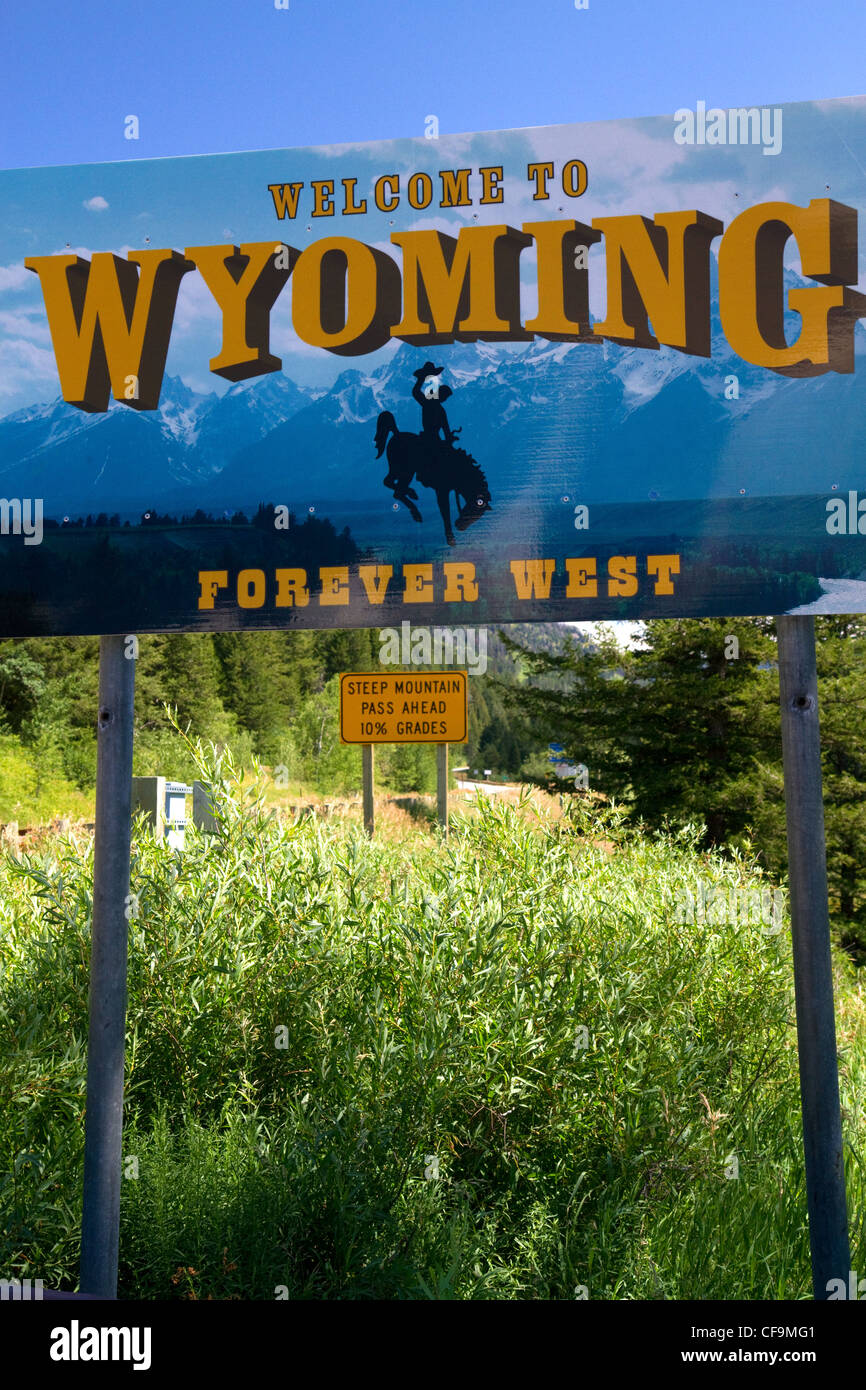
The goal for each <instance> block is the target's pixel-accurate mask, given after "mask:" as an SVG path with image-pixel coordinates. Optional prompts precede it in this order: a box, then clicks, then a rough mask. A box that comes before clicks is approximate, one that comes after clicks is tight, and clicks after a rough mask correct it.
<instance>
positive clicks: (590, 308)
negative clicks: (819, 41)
mask: <svg viewBox="0 0 866 1390" xmlns="http://www.w3.org/2000/svg"><path fill="white" fill-rule="evenodd" d="M864 168H866V99H863V98H852V99H846V100H840V101H830V102H814V103H802V104H796V105H790V106H784V107H778V108H772V109H761V108H744V109H741V110H734V111H723V110H715V109H712V108H711V109H708V108H707V106H706V104H705V103H703V102H697V103H696V104H695V108H694V109H693V110H690V111H686V110H684V111H679V112H677V113H675V115H673V116H667V117H658V118H653V119H646V120H630V121H618V122H610V123H599V124H592V125H583V126H580V125H574V126H556V127H549V128H544V127H539V128H534V129H529V130H515V131H506V132H498V133H497V132H494V133H483V134H470V135H459V136H445V135H442V136H439V137H437V138H419V139H412V140H396V141H389V142H378V143H375V144H365V145H342V146H327V147H318V148H313V149H296V150H269V151H262V152H257V153H245V154H228V155H209V156H200V157H199V156H196V157H189V158H183V159H162V160H141V161H132V162H125V163H118V164H101V165H81V166H75V167H69V168H46V169H28V170H9V171H5V172H3V173H2V174H0V192H2V198H0V207H2V213H0V247H2V250H0V361H2V364H3V370H2V373H0V492H2V497H0V531H2V535H0V632H2V633H3V634H4V635H27V634H31V635H36V634H43V633H80V632H127V631H157V630H171V629H186V630H195V629H200V630H218V629H231V628H240V627H253V628H255V627H260V628H265V627H280V626H290V625H296V626H301V627H324V626H341V627H342V626H365V625H375V626H383V625H386V624H391V623H394V622H397V623H399V622H401V621H404V620H406V619H410V620H413V619H414V620H415V621H422V622H430V621H434V622H441V621H448V622H449V623H450V622H458V621H459V622H461V623H464V624H470V623H485V622H491V621H499V622H510V621H524V620H527V619H530V620H533V619H544V620H563V619H565V620H572V619H586V618H590V619H594V618H634V617H640V616H679V615H700V614H736V613H782V612H792V611H798V612H802V611H828V612H844V611H854V610H860V609H862V608H864V607H866V476H864V459H866V452H864V450H866V386H864V363H866V356H864V350H866V336H864V327H863V324H862V322H861V319H862V317H863V316H864V315H866V295H864V294H862V293H861V292H860V291H859V290H858V288H857V287H858V284H859V283H860V280H861V263H860V251H859V224H860V219H861V216H862V213H863V210H864V207H866V176H864V172H863V171H864Z"/></svg>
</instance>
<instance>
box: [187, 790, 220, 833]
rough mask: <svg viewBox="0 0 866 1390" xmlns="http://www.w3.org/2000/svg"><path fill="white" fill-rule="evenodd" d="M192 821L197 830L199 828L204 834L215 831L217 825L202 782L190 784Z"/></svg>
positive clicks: (208, 796)
mask: <svg viewBox="0 0 866 1390" xmlns="http://www.w3.org/2000/svg"><path fill="white" fill-rule="evenodd" d="M192 823H193V825H194V826H195V827H196V829H197V830H201V831H202V832H203V833H204V834H205V835H215V834H216V833H217V829H218V826H217V823H216V818H215V816H214V813H213V806H212V805H211V799H210V795H209V793H208V789H207V787H206V786H205V784H204V782H193V784H192Z"/></svg>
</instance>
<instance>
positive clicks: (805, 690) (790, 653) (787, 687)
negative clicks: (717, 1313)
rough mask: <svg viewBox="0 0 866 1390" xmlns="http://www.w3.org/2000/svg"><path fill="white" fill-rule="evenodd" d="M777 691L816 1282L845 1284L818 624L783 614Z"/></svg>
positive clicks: (821, 1293)
mask: <svg viewBox="0 0 866 1390" xmlns="http://www.w3.org/2000/svg"><path fill="white" fill-rule="evenodd" d="M776 624H777V631H778V637H779V694H780V703H781V709H782V757H783V763H784V771H785V810H786V816H787V827H788V863H789V881H790V895H791V932H792V937H793V945H794V989H795V996H796V1008H797V1050H798V1054H799V1059H800V1097H801V1101H802V1107H803V1146H804V1150H805V1158H806V1192H807V1198H808V1206H809V1241H810V1246H811V1251H812V1288H813V1293H814V1297H815V1298H816V1299H826V1298H827V1297H828V1292H829V1284H830V1281H831V1280H833V1279H841V1280H842V1281H843V1285H844V1287H845V1288H846V1289H847V1287H848V1274H849V1269H850V1262H851V1257H850V1252H849V1246H848V1217H847V1210H846V1204H845V1170H844V1165H843V1162H842V1118H841V1114H840V1110H839V1072H838V1065H837V1058H836V1022H835V1017H834V1013H833V970H832V960H831V956H830V921H829V915H828V907H827V864H826V851H825V845H824V804H823V800H822V792H821V746H820V737H819V727H818V677H817V671H816V665H815V620H814V618H811V617H780V618H778V619H777V620H776Z"/></svg>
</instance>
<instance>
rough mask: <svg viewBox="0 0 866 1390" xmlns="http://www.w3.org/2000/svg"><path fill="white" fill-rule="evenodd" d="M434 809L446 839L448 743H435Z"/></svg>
mask: <svg viewBox="0 0 866 1390" xmlns="http://www.w3.org/2000/svg"><path fill="white" fill-rule="evenodd" d="M436 811H437V814H438V816H439V824H440V825H441V826H442V829H443V830H444V832H445V838H446V840H447V839H448V744H447V743H437V744H436Z"/></svg>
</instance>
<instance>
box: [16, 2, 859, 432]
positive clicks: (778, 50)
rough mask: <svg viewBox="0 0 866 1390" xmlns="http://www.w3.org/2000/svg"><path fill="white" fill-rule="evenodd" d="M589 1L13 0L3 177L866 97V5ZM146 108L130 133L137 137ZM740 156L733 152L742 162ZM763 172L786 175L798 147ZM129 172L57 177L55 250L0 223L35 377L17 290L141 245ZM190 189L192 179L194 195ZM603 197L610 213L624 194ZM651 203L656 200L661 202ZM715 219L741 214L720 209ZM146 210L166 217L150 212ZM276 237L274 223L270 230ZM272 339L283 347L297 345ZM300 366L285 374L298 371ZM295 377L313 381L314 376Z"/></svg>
mask: <svg viewBox="0 0 866 1390" xmlns="http://www.w3.org/2000/svg"><path fill="white" fill-rule="evenodd" d="M579 2H580V5H581V7H580V8H578V5H577V4H576V3H575V0H438V3H431V0H148V3H147V4H146V5H142V6H132V5H120V4H117V3H116V0H111V2H109V0H85V2H84V3H75V2H74V0H73V3H72V4H68V5H15V4H11V3H10V4H7V5H5V6H3V7H2V12H0V51H2V53H3V58H4V62H3V68H4V73H3V82H2V83H0V169H7V170H9V169H21V168H28V167H31V168H32V167H34V166H46V165H47V166H51V165H64V164H65V165H73V164H91V163H102V162H114V161H128V160H150V159H155V158H164V157H168V156H177V155H196V154H212V153H219V152H228V151H242V150H268V149H270V150H275V149H285V148H287V147H302V146H322V145H332V144H343V143H345V142H362V141H378V140H388V141H390V140H413V139H414V140H417V139H420V138H422V137H423V136H424V131H425V123H426V122H427V121H428V118H429V117H431V116H435V117H436V119H437V120H438V123H439V129H440V133H441V135H443V136H446V135H448V134H449V133H454V132H467V131H496V130H508V129H512V130H513V129H519V128H524V127H531V126H547V125H557V124H568V123H579V122H588V121H606V120H617V119H623V118H634V117H647V116H661V115H663V114H664V113H672V112H674V111H675V110H676V109H677V108H680V107H688V108H692V109H693V108H695V107H696V105H697V103H698V102H705V103H706V105H707V107H711V106H717V107H724V108H727V107H735V106H744V105H746V106H751V105H769V106H775V105H781V104H783V103H788V102H796V101H809V100H814V99H821V98H834V97H843V96H853V95H857V94H858V93H861V92H863V90H864V88H866V81H864V64H863V54H864V52H866V4H864V0H822V3H821V4H816V3H814V0H725V3H724V4H721V3H717V4H715V5H685V4H683V3H682V0H652V2H651V0H585V3H584V0H579ZM131 117H134V118H135V126H136V135H137V138H135V139H128V138H126V137H127V135H128V134H129V133H130V129H131V126H130V118H131ZM786 136H787V131H786ZM668 149H669V150H670V146H668ZM479 153H480V149H479ZM727 153H728V155H729V156H730V158H731V160H732V161H733V159H734V158H735V157H740V155H742V154H743V153H744V152H742V151H740V152H735V151H729V152H727ZM759 153H760V152H758V151H749V152H748V154H749V155H752V154H755V155H759ZM760 162H761V164H764V165H769V166H774V167H776V166H778V167H779V169H780V170H781V168H782V166H783V165H785V164H787V157H786V156H783V157H782V159H781V161H779V160H775V159H765V160H761V161H760ZM596 167H597V168H598V166H596ZM695 167H696V168H697V162H696V163H695ZM731 167H733V165H732V166H731ZM187 168H188V169H189V168H191V166H187ZM839 168H840V170H841V169H842V168H844V161H843V163H842V164H841V165H840V166H839ZM679 172H680V173H681V172H682V171H681V170H680V171H679ZM743 172H745V171H743ZM753 172H755V173H756V172H757V170H755V169H754V168H753ZM651 173H652V171H651V170H640V169H635V170H633V171H632V175H631V176H629V177H631V178H632V179H633V182H634V185H637V186H640V185H642V186H643V190H644V191H645V192H646V193H647V194H649V192H650V185H651V184H652V177H651ZM119 174H120V171H119V170H117V168H115V171H114V172H112V173H111V174H109V173H108V171H106V178H105V180H99V181H97V180H93V181H92V186H88V187H87V188H86V189H84V190H82V191H81V196H80V197H79V196H78V192H79V190H78V185H77V183H76V188H75V191H76V201H75V218H74V219H71V204H70V201H69V200H68V199H66V200H64V189H65V188H66V187H67V184H68V180H69V179H70V178H72V179H73V181H74V176H72V175H71V173H68V174H67V173H61V172H60V171H58V172H57V176H56V179H55V180H54V182H53V184H52V182H51V181H50V180H49V181H46V182H45V183H44V185H43V187H44V189H45V198H46V207H45V208H44V209H43V212H44V220H43V221H42V223H41V225H42V226H49V227H51V229H52V231H53V232H54V234H55V242H56V244H53V245H51V246H50V247H47V246H40V247H38V248H36V247H34V246H32V245H27V244H26V236H24V235H17V236H12V237H10V236H9V230H10V226H11V225H12V224H13V223H14V224H15V225H16V226H17V227H18V228H19V232H20V229H21V228H22V227H25V226H26V225H27V223H26V219H24V218H23V217H21V216H18V217H17V220H16V217H15V212H16V210H15V209H12V210H11V212H10V210H9V209H8V208H7V209H6V212H5V217H4V218H3V221H4V222H5V226H4V225H3V222H0V239H2V250H0V335H2V334H6V335H9V334H11V333H14V332H15V331H16V326H17V327H18V328H20V327H22V326H24V327H27V326H28V320H29V331H30V334H31V336H30V338H29V339H27V338H26V337H25V338H24V339H23V341H25V344H26V352H27V353H28V354H29V355H30V356H29V360H28V363H25V366H27V368H28V370H29V371H32V373H33V374H34V376H37V375H38V369H39V365H40V363H41V364H42V366H43V367H44V366H45V364H46V363H47V362H48V361H49V360H50V359H49V356H48V354H49V352H50V345H49V343H48V340H47V333H46V331H45V325H44V324H43V325H42V339H43V340H41V341H40V340H39V339H38V333H37V327H36V317H37V308H38V304H39V296H38V288H37V286H36V283H35V277H34V276H30V275H26V272H25V275H26V280H27V282H28V283H27V285H26V286H25V285H24V284H23V282H22V283H19V282H21V268H20V258H21V257H22V256H23V255H25V254H33V253H34V252H36V251H37V250H38V251H42V252H46V251H47V252H56V251H60V250H63V249H64V247H65V245H66V243H67V242H69V244H70V246H71V247H72V248H75V249H80V250H81V251H82V252H84V253H88V252H89V250H92V249H108V247H109V245H110V246H111V249H115V250H116V251H118V252H122V251H123V250H124V249H126V248H128V247H130V246H134V245H141V244H142V237H141V235H140V233H141V232H142V230H143V228H144V225H145V222H146V221H147V218H146V216H143V217H141V218H140V219H139V221H138V224H137V225H133V226H131V227H129V228H128V229H127V227H126V226H125V225H124V226H121V225H120V222H121V221H122V220H123V219H122V218H119V217H118V214H119V210H120V205H121V202H122V200H121V198H120V197H119V194H116V195H115V201H114V204H112V192H113V189H114V188H117V189H120V188H122V187H123V178H122V177H119ZM648 175H650V177H648ZM834 175H835V171H834ZM761 177H762V178H765V177H766V172H765V171H761ZM626 182H627V179H626V181H625V182H623V183H621V185H620V189H619V192H620V195H621V194H622V193H623V192H624V191H626ZM786 182H787V181H786ZM789 187H790V185H789ZM594 191H595V192H598V191H599V189H598V185H597V184H596V185H595V188H594ZM796 191H797V192H799V190H796ZM836 191H837V190H836V188H834V189H833V193H834V194H835V193H836ZM188 192H189V189H184V187H183V181H182V180H181V183H180V185H179V189H178V196H179V199H180V198H181V197H182V195H183V194H184V193H188ZM602 192H604V193H606V197H605V201H607V200H608V198H611V197H613V196H614V192H615V190H614V189H613V188H611V189H609V190H602ZM790 192H791V193H794V192H795V190H794V188H793V187H790ZM817 192H818V190H809V194H811V196H815V195H816V194H817ZM804 196H806V195H805V190H804ZM696 197H697V190H696ZM236 201H237V200H236ZM855 201H858V202H860V205H861V207H862V202H861V200H860V199H855ZM230 202H231V200H230V199H227V200H226V206H227V212H226V220H225V224H224V225H221V226H220V228H219V229H218V232H217V235H222V234H224V235H225V236H226V239H229V237H233V236H235V235H237V234H238V231H240V235H241V236H242V237H244V238H247V237H250V236H257V235H259V232H258V231H256V230H253V229H250V228H249V227H247V226H244V227H243V228H241V229H238V228H236V227H234V226H233V224H232V218H231V207H230ZM103 204H105V206H103ZM674 205H675V204H674V203H673V202H671V201H670V200H668V201H667V202H666V203H665V204H664V206H666V207H671V208H672V207H673V206H674ZM659 206H661V204H660V205H659ZM178 207H179V208H180V207H182V203H181V202H180V201H179V203H178ZM645 210H646V211H648V212H652V211H656V210H657V209H656V207H655V205H653V206H650V204H649V203H647V206H646V209H645ZM711 210H712V211H713V213H716V214H718V215H724V216H725V217H726V220H727V218H728V217H729V216H730V211H729V209H728V208H727V205H726V204H725V206H714V207H713V208H712V209H711ZM136 211H137V212H139V213H143V214H147V213H148V212H149V211H150V209H149V208H148V207H147V205H146V203H145V202H144V201H142V203H141V207H140V208H137V209H136ZM596 211H597V209H593V212H596ZM0 217H3V212H2V210H0ZM73 220H74V222H75V225H73ZM181 220H182V219H181ZM235 220H237V219H235ZM357 220H358V221H360V220H361V219H357ZM61 224H62V225H61ZM274 225H277V224H274ZM304 225H306V224H304ZM97 228H99V230H97ZM271 230H272V226H271V225H270V224H269V225H268V227H267V230H266V231H264V232H262V233H261V234H262V235H270V234H271ZM335 230H336V228H335ZM160 231H163V229H159V228H156V227H154V228H152V229H151V242H150V244H151V245H159V244H166V245H168V244H172V245H182V244H183V236H182V228H181V227H180V226H179V225H176V226H174V227H173V229H172V232H171V233H169V232H168V230H167V229H165V230H164V231H163V236H164V240H163V241H160V239H159V237H160ZM206 239H207V240H210V239H211V238H210V236H208V238H206ZM193 278H194V277H188V282H189V283H187V284H185V285H184V289H183V293H182V295H181V298H180V301H179V305H178V320H177V325H178V327H179V328H180V329H181V330H182V333H183V330H184V325H186V334H187V336H186V341H187V343H188V346H189V349H190V352H189V357H188V362H184V361H183V360H181V359H178V360H177V361H174V362H173V361H172V360H170V362H169V370H171V369H172V367H173V366H174V367H175V369H178V368H182V369H184V374H185V376H189V374H190V369H189V365H188V363H191V362H192V359H193V356H196V357H198V358H199V359H200V358H201V357H202V344H203V341H204V340H203V339H202V340H201V341H199V340H198V339H197V336H196V327H195V322H196V314H197V313H198V314H199V316H200V318H201V323H200V324H199V327H200V328H201V329H202V331H205V330H207V327H208V325H207V315H208V314H209V313H211V314H212V309H211V308H210V306H209V305H208V304H207V302H206V297H202V296H200V300H201V302H200V303H198V305H197V304H196V303H194V302H193V296H194V295H195V293H196V291H195V290H194V289H193V288H192V287H191V282H192V280H193ZM196 278H197V277H196ZM6 292H9V295H10V298H8V299H7V298H6ZM199 294H200V287H199ZM273 345H274V348H275V350H277V351H279V352H281V353H283V354H286V351H287V348H288V346H289V344H288V343H287V342H286V341H283V342H280V341H274V344H273ZM178 347H180V344H178ZM172 351H173V352H174V345H173V349H172ZM284 360H285V369H286V370H287V371H291V370H292V367H291V366H290V360H291V359H290V358H288V357H284ZM294 365H296V366H297V367H298V369H299V370H298V376H299V379H300V378H301V377H302V376H303V372H302V364H301V363H299V362H295V363H294ZM345 365H346V363H345V362H342V363H339V364H337V367H338V368H340V367H344V366H345ZM333 374H334V373H331V375H333ZM49 375H50V374H49ZM207 376H208V374H207V369H206V363H205V364H204V365H203V367H202V370H201V372H200V379H199V380H198V381H196V382H195V384H196V385H198V387H199V389H208V386H209V387H210V389H221V387H222V383H220V382H219V381H217V380H216V379H215V378H213V377H211V378H210V382H209V383H208V382H207ZM3 390H5V392H6V401H5V407H4V403H3V402H2V400H0V413H5V411H6V410H8V409H9V408H11V406H12V405H13V404H14V403H15V401H16V396H15V387H14V380H13V378H12V376H11V375H10V374H7V371H6V367H5V365H3V364H2V363H0V395H2V392H3ZM56 390H57V387H56V377H54V378H53V380H52V381H49V380H48V378H47V377H46V382H45V390H44V392H41V394H42V398H43V399H47V398H49V397H51V396H53V395H55V394H56Z"/></svg>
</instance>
